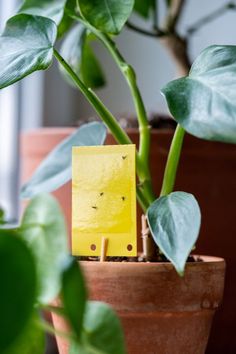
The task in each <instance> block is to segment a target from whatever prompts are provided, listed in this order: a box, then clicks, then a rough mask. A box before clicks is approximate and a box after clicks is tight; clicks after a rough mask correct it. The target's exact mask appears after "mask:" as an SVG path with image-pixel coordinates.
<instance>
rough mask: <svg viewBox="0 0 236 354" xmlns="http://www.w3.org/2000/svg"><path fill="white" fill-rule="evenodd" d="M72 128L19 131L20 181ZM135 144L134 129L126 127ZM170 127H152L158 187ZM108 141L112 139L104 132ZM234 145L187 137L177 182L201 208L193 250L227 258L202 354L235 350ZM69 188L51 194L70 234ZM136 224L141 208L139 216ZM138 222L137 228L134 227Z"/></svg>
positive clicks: (177, 188)
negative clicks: (218, 304)
mask: <svg viewBox="0 0 236 354" xmlns="http://www.w3.org/2000/svg"><path fill="white" fill-rule="evenodd" d="M73 130H74V129H73V128H56V129H55V128H43V129H40V130H37V131H34V132H28V133H25V134H23V135H22V140H21V142H22V144H21V150H22V160H23V166H22V177H23V178H22V179H23V181H26V180H27V179H28V178H29V177H30V175H31V174H32V172H33V171H34V169H35V168H36V166H38V164H39V163H40V162H41V160H42V159H43V158H44V157H45V156H46V155H47V154H48V152H49V151H50V150H51V149H52V148H53V147H54V146H55V145H57V144H58V142H60V141H61V140H62V139H63V138H65V137H66V136H67V135H68V134H70V133H71V132H72V131H73ZM129 135H130V137H131V139H132V140H133V141H134V142H135V143H136V144H137V143H138V135H137V131H136V130H134V129H133V130H132V129H131V130H129ZM172 135H173V132H172V131H170V130H154V131H153V132H152V141H151V155H150V161H151V170H152V176H153V181H154V189H155V191H156V192H157V193H158V192H159V191H160V187H161V180H162V176H163V171H164V166H165V161H166V158H167V153H168V149H169V146H170V142H171V139H172ZM107 143H109V144H113V143H114V140H113V138H112V137H111V136H108V139H107ZM235 176H236V146H235V145H230V144H222V143H215V142H207V141H202V140H199V139H196V138H194V137H192V136H190V135H186V137H185V140H184V146H183V152H182V155H181V160H180V166H179V170H178V174H177V180H176V190H184V191H188V192H191V193H193V194H194V195H195V196H196V198H197V200H198V201H199V204H200V207H201V211H202V227H201V233H200V238H199V240H198V242H197V250H196V251H197V252H198V253H202V254H213V255H214V256H221V257H223V258H225V259H226V262H227V277H226V286H225V296H224V302H223V305H222V307H221V308H220V310H219V311H218V312H217V315H216V317H215V320H214V324H213V328H212V332H211V336H210V340H209V345H208V349H207V352H206V353H207V354H222V353H236V336H235V322H236V302H235V294H236V272H235V269H236V252H235V249H236V238H235V234H236V224H235V200H236V188H235ZM70 192H71V187H70V184H67V185H66V186H64V187H63V188H61V189H60V190H58V191H57V192H56V193H55V195H56V196H57V198H58V199H59V201H60V202H61V205H62V208H63V210H64V213H65V215H66V217H67V222H68V225H69V234H70V223H71V193H70ZM138 215H139V216H138V218H137V220H138V226H139V221H140V211H139V214H138ZM139 229H140V226H139V227H138V230H139Z"/></svg>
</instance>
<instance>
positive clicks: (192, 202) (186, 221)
mask: <svg viewBox="0 0 236 354" xmlns="http://www.w3.org/2000/svg"><path fill="white" fill-rule="evenodd" d="M147 216H148V224H149V227H150V230H151V233H152V236H153V238H154V241H155V242H156V244H157V246H158V247H159V248H160V250H161V251H162V252H163V254H164V255H165V256H166V257H167V258H168V259H169V260H170V261H171V262H172V263H173V265H174V266H175V268H176V270H177V272H178V273H179V274H181V275H182V274H183V272H184V267H185V263H186V260H187V258H188V255H189V253H190V252H191V250H192V248H193V246H194V244H195V242H196V240H197V237H198V234H199V230H200V225H201V213H200V209H199V206H198V203H197V201H196V199H195V198H194V196H193V195H192V194H189V193H185V192H174V193H171V194H169V195H167V196H165V197H160V198H158V199H157V200H156V201H155V202H154V203H153V204H152V205H151V206H150V207H149V209H148V211H147Z"/></svg>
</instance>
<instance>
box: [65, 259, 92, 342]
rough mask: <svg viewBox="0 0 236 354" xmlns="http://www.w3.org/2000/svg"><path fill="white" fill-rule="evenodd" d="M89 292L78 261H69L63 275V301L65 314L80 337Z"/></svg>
mask: <svg viewBox="0 0 236 354" xmlns="http://www.w3.org/2000/svg"><path fill="white" fill-rule="evenodd" d="M86 298H87V290H86V287H85V282H84V278H83V274H82V271H81V269H80V266H79V263H78V262H77V261H76V259H73V258H71V259H69V260H68V263H67V265H66V266H65V269H64V270H63V273H62V299H63V304H64V312H65V314H66V316H67V318H68V322H69V323H70V326H71V328H72V329H73V331H74V333H75V334H76V336H77V337H78V339H79V338H80V336H81V331H82V328H83V320H84V312H85V306H86Z"/></svg>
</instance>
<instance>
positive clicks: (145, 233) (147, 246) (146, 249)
mask: <svg viewBox="0 0 236 354" xmlns="http://www.w3.org/2000/svg"><path fill="white" fill-rule="evenodd" d="M142 240H143V254H142V256H143V258H145V259H146V260H147V261H152V260H153V259H154V258H155V247H153V242H154V241H153V239H152V237H151V235H150V230H149V227H148V225H147V217H146V215H142Z"/></svg>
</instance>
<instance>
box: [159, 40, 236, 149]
mask: <svg viewBox="0 0 236 354" xmlns="http://www.w3.org/2000/svg"><path fill="white" fill-rule="evenodd" d="M235 58H236V46H211V47H208V48H206V49H205V50H204V51H203V52H202V53H201V54H200V55H199V57H198V58H197V59H196V60H195V62H194V63H193V66H192V68H191V70H190V73H189V76H187V77H185V78H181V79H178V80H175V81H172V82H170V83H169V84H167V85H166V86H165V87H164V88H163V89H162V93H163V94H164V96H165V98H166V100H167V103H168V106H169V109H170V112H171V113H172V115H173V116H174V118H175V119H176V120H177V122H178V123H179V124H180V125H182V126H183V127H184V129H185V130H186V131H187V132H189V133H190V134H192V135H195V136H197V137H199V138H202V139H207V140H216V141H222V142H229V143H236V103H235V102H236V60H235Z"/></svg>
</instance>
